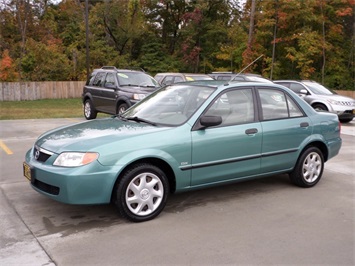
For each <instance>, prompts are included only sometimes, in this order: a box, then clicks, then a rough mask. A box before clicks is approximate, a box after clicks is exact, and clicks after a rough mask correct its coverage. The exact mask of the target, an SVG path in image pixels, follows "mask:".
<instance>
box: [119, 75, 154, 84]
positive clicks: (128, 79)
mask: <svg viewBox="0 0 355 266" xmlns="http://www.w3.org/2000/svg"><path fill="white" fill-rule="evenodd" d="M117 77H118V82H119V83H120V85H121V86H142V87H158V86H159V85H158V82H157V81H156V80H155V79H153V78H152V77H150V76H149V75H147V74H145V73H143V72H119V73H117Z"/></svg>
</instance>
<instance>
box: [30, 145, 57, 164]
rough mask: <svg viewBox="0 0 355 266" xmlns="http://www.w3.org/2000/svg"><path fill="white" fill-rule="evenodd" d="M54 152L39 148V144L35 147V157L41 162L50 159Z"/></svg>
mask: <svg viewBox="0 0 355 266" xmlns="http://www.w3.org/2000/svg"><path fill="white" fill-rule="evenodd" d="M52 154H53V153H52V152H50V151H46V150H44V149H41V148H39V147H38V146H35V147H34V148H33V157H34V158H35V159H36V160H37V161H39V162H43V163H44V162H45V161H47V160H48V158H49V157H51V156H52Z"/></svg>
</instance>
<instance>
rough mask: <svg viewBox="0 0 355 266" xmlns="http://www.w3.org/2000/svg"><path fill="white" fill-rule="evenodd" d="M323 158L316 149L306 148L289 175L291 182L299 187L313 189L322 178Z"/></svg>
mask: <svg viewBox="0 0 355 266" xmlns="http://www.w3.org/2000/svg"><path fill="white" fill-rule="evenodd" d="M323 168H324V158H323V154H322V152H321V151H320V150H319V149H318V148H317V147H309V148H307V149H306V150H305V151H304V152H303V153H302V154H301V156H300V157H299V158H298V161H297V163H296V166H295V168H294V169H293V171H292V172H291V173H290V174H289V176H290V179H291V182H292V183H294V184H295V185H297V186H300V187H306V188H308V187H313V186H314V185H316V184H317V183H318V182H319V180H320V179H321V177H322V174H323Z"/></svg>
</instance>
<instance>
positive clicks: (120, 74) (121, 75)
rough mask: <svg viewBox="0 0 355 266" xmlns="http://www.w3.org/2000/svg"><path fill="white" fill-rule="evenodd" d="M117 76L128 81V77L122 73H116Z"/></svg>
mask: <svg viewBox="0 0 355 266" xmlns="http://www.w3.org/2000/svg"><path fill="white" fill-rule="evenodd" d="M117 75H118V76H120V77H122V78H125V79H128V76H127V75H125V74H123V73H117Z"/></svg>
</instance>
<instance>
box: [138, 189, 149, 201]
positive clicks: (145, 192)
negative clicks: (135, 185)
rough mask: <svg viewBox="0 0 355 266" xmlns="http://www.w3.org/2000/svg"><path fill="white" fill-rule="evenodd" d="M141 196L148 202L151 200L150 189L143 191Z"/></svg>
mask: <svg viewBox="0 0 355 266" xmlns="http://www.w3.org/2000/svg"><path fill="white" fill-rule="evenodd" d="M140 196H141V199H142V200H147V199H148V198H149V196H150V193H149V190H148V189H143V190H142V191H141V192H140Z"/></svg>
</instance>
